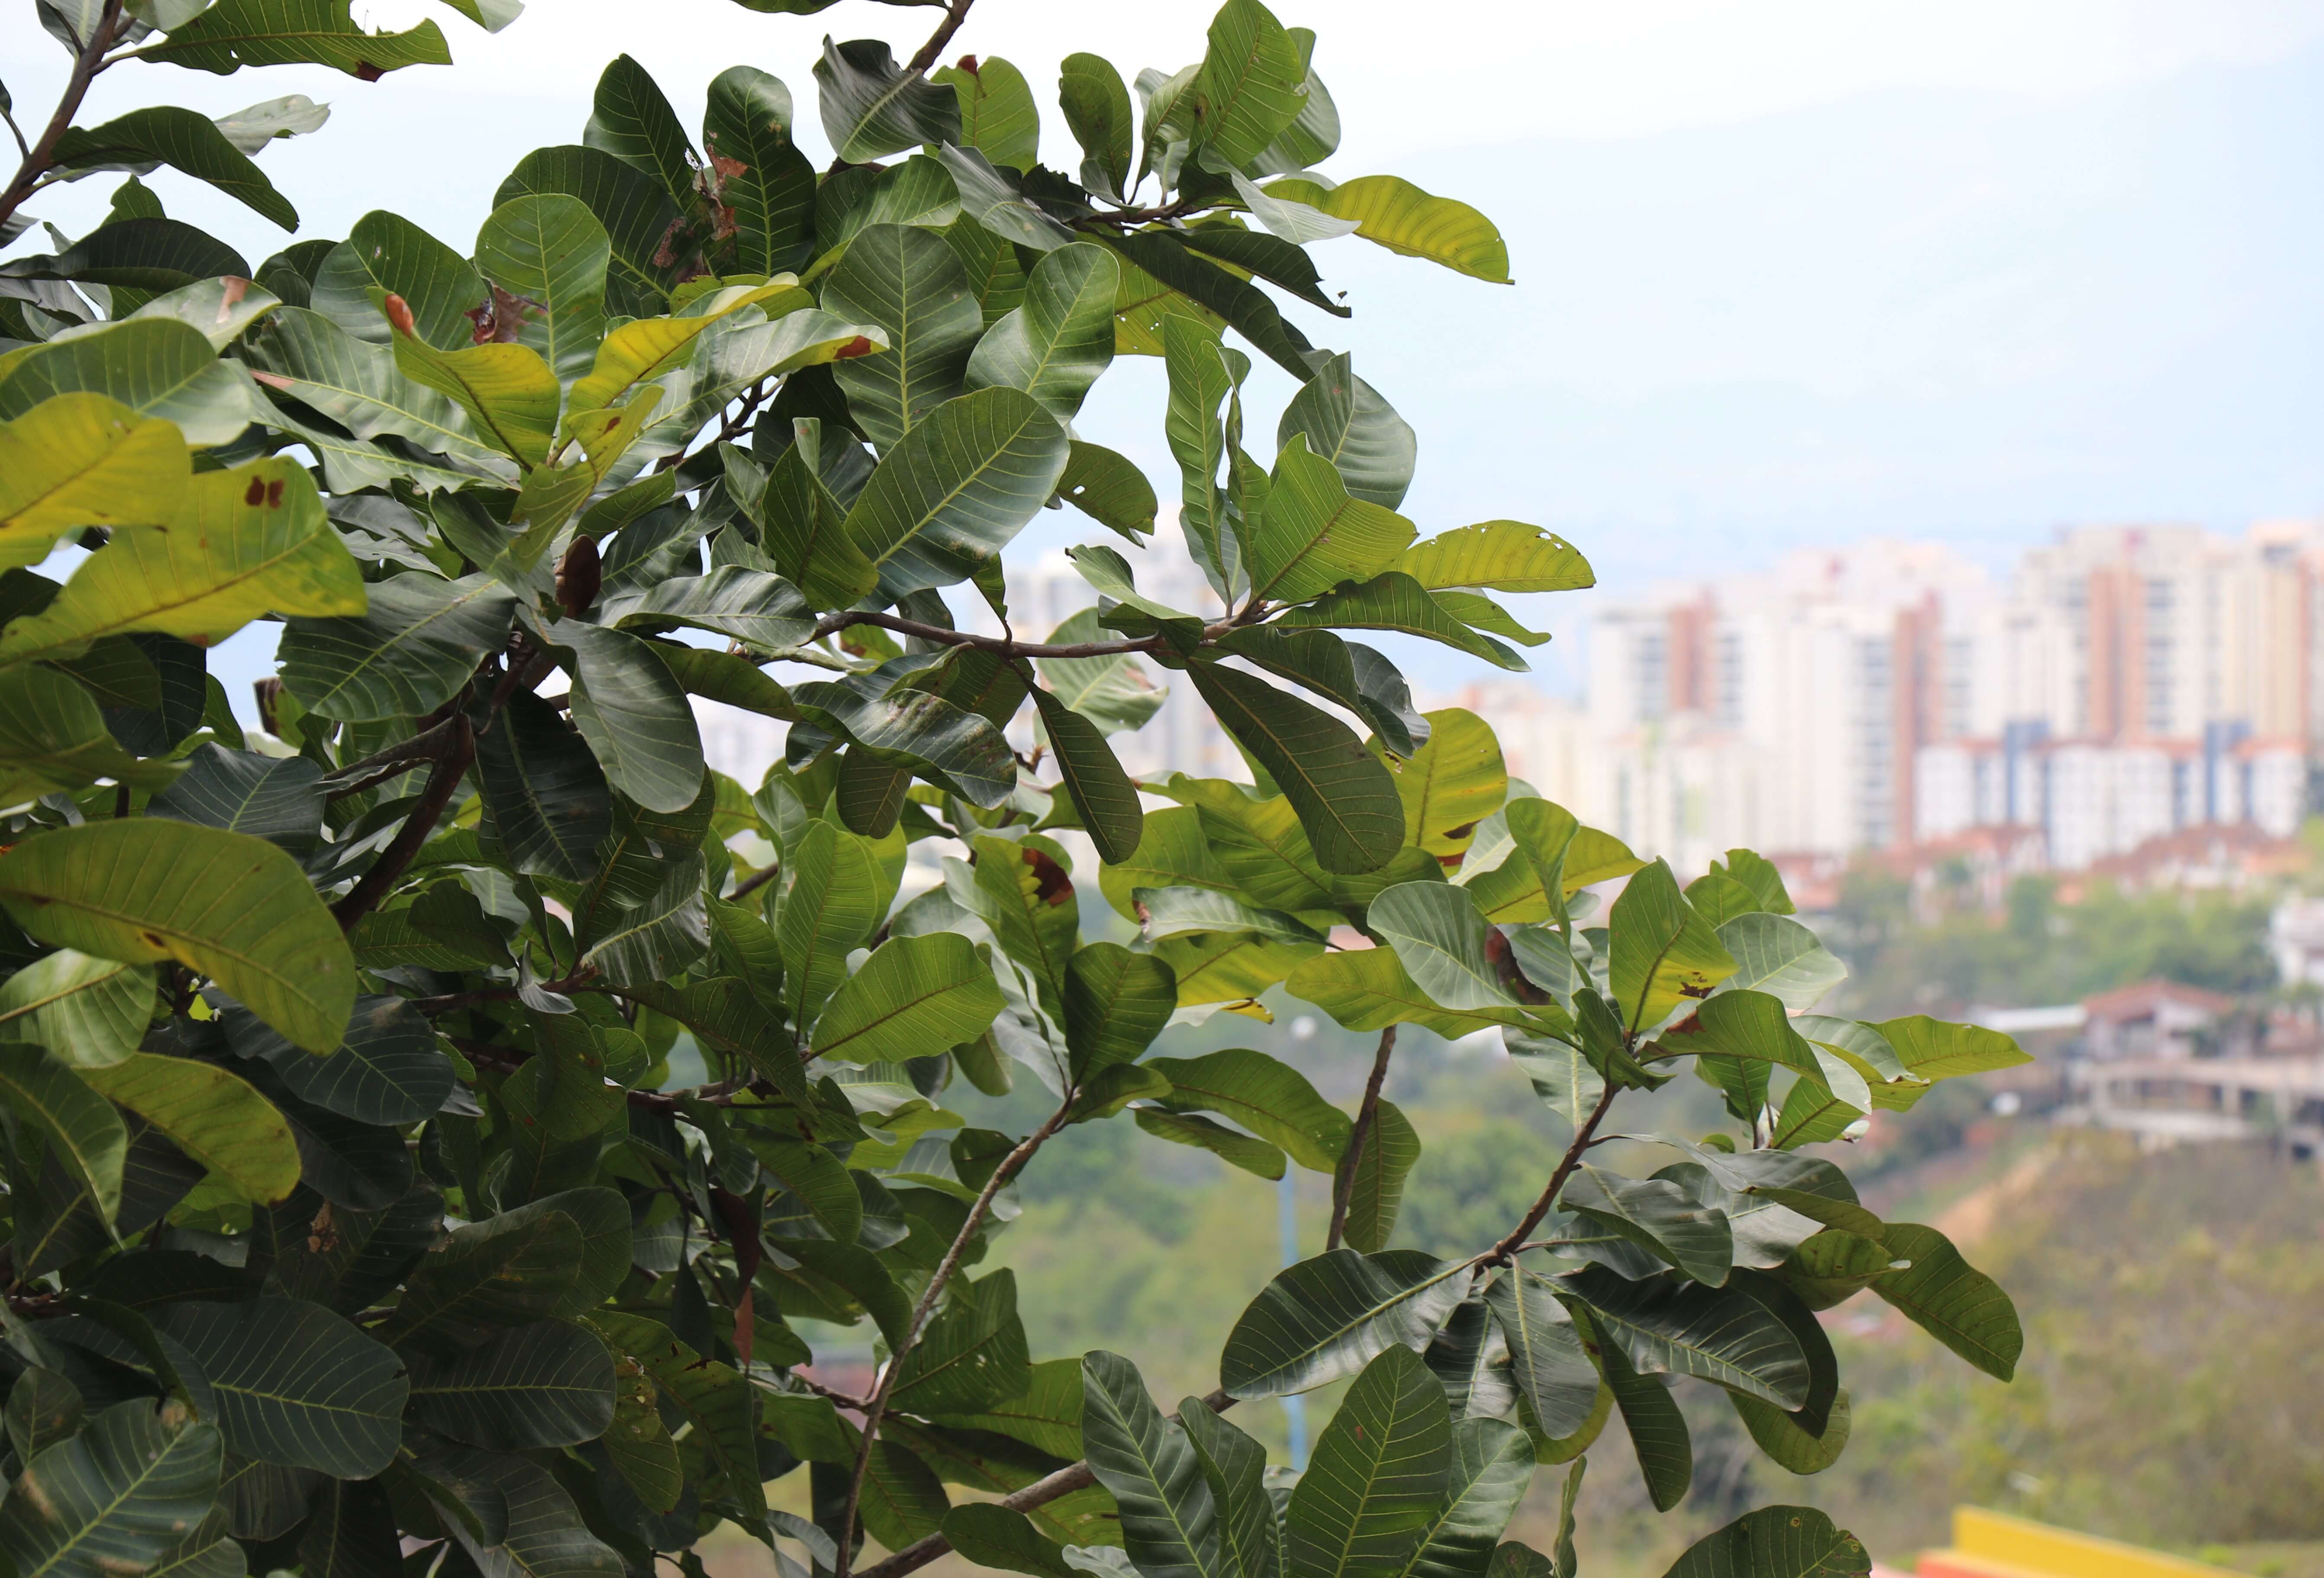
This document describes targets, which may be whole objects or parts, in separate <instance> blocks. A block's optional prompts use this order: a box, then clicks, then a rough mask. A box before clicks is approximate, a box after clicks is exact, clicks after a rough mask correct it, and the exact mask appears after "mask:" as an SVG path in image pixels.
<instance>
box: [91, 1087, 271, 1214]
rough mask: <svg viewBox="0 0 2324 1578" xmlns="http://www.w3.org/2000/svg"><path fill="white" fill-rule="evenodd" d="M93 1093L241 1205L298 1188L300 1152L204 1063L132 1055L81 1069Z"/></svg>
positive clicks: (252, 1099)
mask: <svg viewBox="0 0 2324 1578" xmlns="http://www.w3.org/2000/svg"><path fill="white" fill-rule="evenodd" d="M80 1076H81V1078H83V1079H85V1080H87V1081H88V1083H89V1084H90V1085H91V1086H92V1087H95V1088H96V1089H97V1093H98V1094H99V1095H101V1096H106V1098H108V1099H109V1100H112V1101H115V1102H117V1103H119V1104H120V1105H121V1106H125V1107H127V1108H128V1109H129V1110H130V1111H131V1112H134V1113H135V1114H137V1115H139V1116H140V1117H142V1118H143V1119H145V1121H146V1122H148V1123H150V1124H152V1125H153V1126H154V1127H155V1128H157V1129H159V1130H161V1132H162V1133H165V1134H167V1135H169V1136H170V1138H171V1140H172V1141H174V1142H176V1143H177V1146H178V1149H179V1150H180V1151H184V1152H185V1153H186V1154H187V1155H188V1156H189V1157H191V1158H192V1159H193V1160H194V1161H198V1162H200V1163H201V1164H202V1165H203V1166H205V1167H207V1168H208V1169H209V1170H210V1171H211V1172H212V1173H214V1174H216V1175H217V1177H218V1178H220V1179H224V1180H225V1182H226V1186H227V1187H228V1188H231V1189H232V1190H233V1191H234V1192H235V1194H237V1195H239V1196H240V1197H242V1198H244V1199H245V1200H250V1201H254V1202H263V1201H269V1200H279V1199H281V1198H282V1197H284V1196H285V1195H287V1194H289V1193H290V1192H291V1190H292V1189H294V1188H298V1187H299V1147H298V1146H297V1144H296V1143H295V1142H292V1140H291V1125H290V1124H289V1123H288V1122H286V1121H285V1120H284V1118H283V1116H282V1115H281V1113H279V1112H277V1111H275V1110H274V1108H273V1106H272V1105H270V1104H269V1103H268V1101H267V1099H266V1098H265V1097H264V1096H261V1095H259V1094H258V1092H257V1091H256V1090H254V1089H253V1088H252V1087H250V1086H248V1085H246V1084H244V1082H243V1081H242V1080H240V1079H238V1078H235V1076H234V1075H232V1074H230V1073H228V1072H226V1070H225V1069H220V1068H217V1067H215V1066H214V1065H212V1064H208V1063H198V1062H195V1061H194V1060H192V1059H190V1058H164V1057H158V1056H156V1055H154V1054H153V1053H152V1052H133V1053H131V1054H130V1055H129V1058H128V1060H126V1061H124V1062H119V1063H111V1064H107V1065H106V1066H105V1067H103V1068H100V1069H82V1070H80Z"/></svg>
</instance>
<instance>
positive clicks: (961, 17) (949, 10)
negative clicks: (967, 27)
mask: <svg viewBox="0 0 2324 1578" xmlns="http://www.w3.org/2000/svg"><path fill="white" fill-rule="evenodd" d="M975 4H976V0H952V4H951V5H947V6H945V19H944V20H943V21H942V22H940V23H936V32H932V33H930V34H929V35H928V41H927V43H924V44H922V45H921V46H920V50H919V53H918V54H916V55H914V56H913V57H912V60H911V64H909V65H908V66H906V67H905V68H904V69H905V70H907V71H908V72H910V73H911V74H912V75H913V76H915V77H917V76H918V75H919V74H920V73H921V72H923V71H926V70H927V69H928V68H929V67H931V66H933V65H935V64H936V62H937V61H938V60H942V59H943V58H944V52H945V45H946V44H949V43H951V42H952V35H953V34H954V33H956V32H959V31H960V24H961V23H964V22H966V21H967V20H968V8H969V7H970V6H972V5H975ZM839 1578H847V1555H846V1553H845V1552H844V1551H843V1552H841V1553H840V1562H839Z"/></svg>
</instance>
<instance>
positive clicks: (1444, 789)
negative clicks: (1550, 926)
mask: <svg viewBox="0 0 2324 1578" xmlns="http://www.w3.org/2000/svg"><path fill="white" fill-rule="evenodd" d="M1426 732H1427V739H1426V741H1425V743H1424V744H1423V745H1422V746H1421V747H1420V748H1419V749H1418V750H1416V751H1415V752H1413V753H1412V755H1411V757H1410V759H1409V760H1407V761H1406V762H1405V763H1404V764H1403V766H1400V767H1398V768H1397V775H1396V787H1397V794H1398V795H1399V796H1400V797H1401V798H1402V799H1403V801H1404V837H1405V842H1406V843H1408V844H1411V845H1414V846H1415V847H1416V848H1418V849H1425V850H1427V851H1428V853H1430V854H1431V855H1434V856H1435V857H1436V858H1437V859H1438V861H1439V862H1440V863H1446V864H1449V863H1451V862H1452V861H1453V860H1456V859H1458V858H1461V857H1462V856H1464V855H1466V854H1467V852H1468V849H1469V846H1470V844H1471V842H1472V841H1473V840H1474V839H1475V836H1476V829H1477V824H1478V823H1480V822H1481V821H1484V820H1485V818H1487V817H1489V816H1490V815H1492V814H1493V812H1496V811H1499V809H1500V807H1501V803H1502V802H1503V801H1504V800H1505V799H1507V798H1508V786H1509V775H1508V767H1507V766H1506V765H1505V764H1504V763H1503V761H1502V759H1501V747H1500V742H1499V740H1498V739H1495V738H1494V735H1493V730H1492V729H1491V727H1490V726H1489V725H1488V724H1487V723H1486V722H1485V720H1483V719H1481V718H1480V717H1478V716H1477V715H1476V714H1475V713H1474V712H1470V711H1463V710H1462V709H1461V708H1458V707H1446V708H1443V709H1441V710H1439V711H1434V712H1431V713H1429V714H1427V717H1426ZM1373 902H1374V903H1375V904H1377V903H1379V900H1378V899H1375V900H1374V901H1373ZM1447 1006H1450V1005H1447Z"/></svg>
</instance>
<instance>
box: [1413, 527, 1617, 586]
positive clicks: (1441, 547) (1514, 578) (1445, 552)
mask: <svg viewBox="0 0 2324 1578" xmlns="http://www.w3.org/2000/svg"><path fill="white" fill-rule="evenodd" d="M1397 569H1399V570H1401V571H1403V572H1404V573H1406V574H1407V575H1409V576H1411V577H1412V578H1413V579H1414V580H1415V581H1417V582H1419V583H1420V584H1421V585H1423V586H1425V587H1427V588H1428V589H1429V590H1430V591H1432V592H1433V591H1435V590H1436V589H1437V588H1439V587H1483V588H1488V589H1490V590H1492V591H1496V592H1572V591H1575V590H1577V589H1579V588H1582V587H1587V586H1595V585H1596V584H1597V583H1598V582H1597V576H1596V575H1595V573H1592V572H1591V568H1590V562H1589V561H1588V560H1587V559H1584V558H1583V557H1582V554H1581V551H1580V550H1579V549H1577V548H1575V547H1574V546H1572V544H1571V543H1568V542H1566V541H1565V540H1564V539H1563V538H1562V537H1558V536H1557V535H1556V534H1555V533H1554V532H1546V531H1544V530H1542V529H1541V528H1539V527H1537V526H1527V525H1526V524H1525V523H1524V522H1523V521H1517V520H1488V521H1485V522H1483V523H1482V524H1481V525H1478V526H1464V527H1461V528H1457V529H1455V530H1452V531H1448V532H1442V533H1439V534H1438V535H1437V536H1435V537H1430V538H1428V539H1427V540H1426V541H1425V542H1417V543H1415V544H1413V545H1412V546H1411V547H1409V548H1407V549H1406V550H1405V555H1404V558H1403V560H1402V561H1401V562H1400V563H1398V564H1397Z"/></svg>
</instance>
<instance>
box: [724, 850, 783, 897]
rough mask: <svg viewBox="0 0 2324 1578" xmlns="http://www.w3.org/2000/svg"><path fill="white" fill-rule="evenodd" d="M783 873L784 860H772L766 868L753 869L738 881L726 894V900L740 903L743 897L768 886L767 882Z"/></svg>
mask: <svg viewBox="0 0 2324 1578" xmlns="http://www.w3.org/2000/svg"><path fill="white" fill-rule="evenodd" d="M782 874H783V866H782V862H781V861H779V860H776V861H770V863H769V864H768V865H767V867H766V868H765V869H763V870H761V871H753V872H752V873H751V875H750V876H746V877H744V878H743V879H742V881H740V882H738V883H736V884H735V885H734V891H733V893H730V894H728V895H726V902H727V903H728V904H739V903H740V902H742V900H743V899H746V898H748V897H750V896H751V895H752V894H754V893H756V892H758V891H759V890H760V889H761V888H762V887H764V886H766V885H767V884H769V883H770V882H772V881H774V879H775V878H776V877H778V876H781V875H782Z"/></svg>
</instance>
